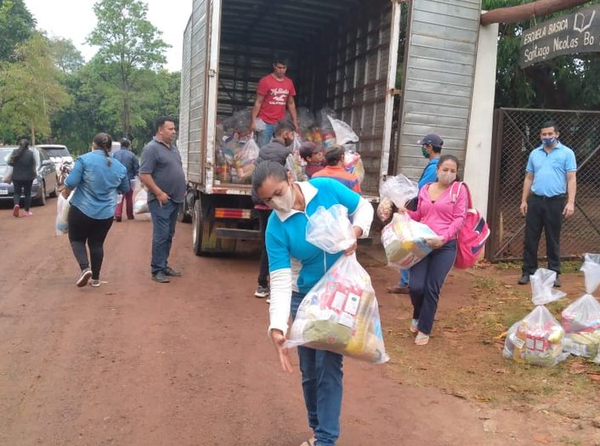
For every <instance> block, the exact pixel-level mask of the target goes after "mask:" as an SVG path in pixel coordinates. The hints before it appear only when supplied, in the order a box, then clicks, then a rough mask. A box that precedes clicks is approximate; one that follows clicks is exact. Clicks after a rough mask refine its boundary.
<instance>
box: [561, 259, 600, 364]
mask: <svg viewBox="0 0 600 446" xmlns="http://www.w3.org/2000/svg"><path fill="white" fill-rule="evenodd" d="M581 270H582V271H583V273H584V275H585V291H586V294H585V295H583V296H582V297H580V298H579V299H577V300H576V301H575V302H573V303H572V304H571V305H569V306H568V307H567V308H565V309H564V310H563V312H562V314H561V317H562V320H561V322H562V326H563V328H564V330H565V333H566V337H565V351H567V352H569V353H572V354H573V355H576V356H584V357H586V358H592V359H593V360H594V362H596V361H598V362H600V354H599V353H600V303H599V302H598V301H597V300H596V298H595V297H594V296H592V294H593V293H594V292H596V290H597V288H598V285H599V284H600V255H598V254H586V255H585V261H584V263H583V266H582V267H581Z"/></svg>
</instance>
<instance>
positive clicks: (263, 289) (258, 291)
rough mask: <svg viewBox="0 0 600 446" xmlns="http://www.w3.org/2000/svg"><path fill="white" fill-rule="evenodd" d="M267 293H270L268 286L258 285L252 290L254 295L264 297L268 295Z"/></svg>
mask: <svg viewBox="0 0 600 446" xmlns="http://www.w3.org/2000/svg"><path fill="white" fill-rule="evenodd" d="M269 294H271V290H269V287H266V286H260V285H259V286H258V288H257V289H256V291H255V292H254V297H257V298H259V299H264V298H265V297H269Z"/></svg>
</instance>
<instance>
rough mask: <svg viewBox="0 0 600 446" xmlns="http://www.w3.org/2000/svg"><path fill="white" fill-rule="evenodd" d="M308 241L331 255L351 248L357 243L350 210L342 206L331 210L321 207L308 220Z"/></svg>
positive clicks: (334, 206) (337, 205) (339, 205)
mask: <svg viewBox="0 0 600 446" xmlns="http://www.w3.org/2000/svg"><path fill="white" fill-rule="evenodd" d="M306 241H307V242H309V243H312V244H313V245H315V246H317V247H318V248H321V249H322V250H323V251H325V252H328V253H330V254H336V253H338V252H341V251H345V250H346V249H348V248H350V247H351V246H352V245H353V244H354V243H355V242H356V235H355V234H354V230H353V229H352V223H350V220H349V219H348V210H347V209H346V208H345V207H344V206H342V205H341V204H335V205H333V206H331V207H330V208H329V209H325V208H324V207H323V206H319V208H318V209H317V210H316V212H315V213H314V214H312V215H311V216H310V218H309V219H308V224H307V225H306Z"/></svg>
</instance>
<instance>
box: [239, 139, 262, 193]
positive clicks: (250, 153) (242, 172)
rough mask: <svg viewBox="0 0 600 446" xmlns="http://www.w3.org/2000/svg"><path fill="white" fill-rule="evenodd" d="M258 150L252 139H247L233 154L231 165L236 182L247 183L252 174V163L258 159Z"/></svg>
mask: <svg viewBox="0 0 600 446" xmlns="http://www.w3.org/2000/svg"><path fill="white" fill-rule="evenodd" d="M259 153H260V148H259V147H258V144H256V141H255V140H254V138H249V139H248V141H246V143H245V144H244V147H242V149H241V150H240V151H239V152H237V153H236V154H235V158H234V161H233V165H234V166H235V169H236V172H237V180H238V181H239V182H240V183H244V182H248V181H250V179H251V178H252V174H253V173H254V168H255V166H254V163H255V162H256V159H257V158H258V155H259Z"/></svg>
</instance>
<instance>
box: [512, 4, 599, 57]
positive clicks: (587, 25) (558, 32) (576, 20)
mask: <svg viewBox="0 0 600 446" xmlns="http://www.w3.org/2000/svg"><path fill="white" fill-rule="evenodd" d="M588 52H600V5H595V6H590V7H589V8H584V9H580V10H578V11H577V12H575V13H573V14H569V15H565V16H562V17H557V18H555V19H552V20H548V21H546V22H543V23H541V24H540V25H538V26H536V27H534V28H529V29H527V30H524V31H523V37H522V38H521V50H520V56H519V65H520V67H521V68H525V67H528V66H530V65H533V64H536V63H539V62H543V61H545V60H549V59H552V58H554V57H556V56H562V55H565V54H576V53H588Z"/></svg>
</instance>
